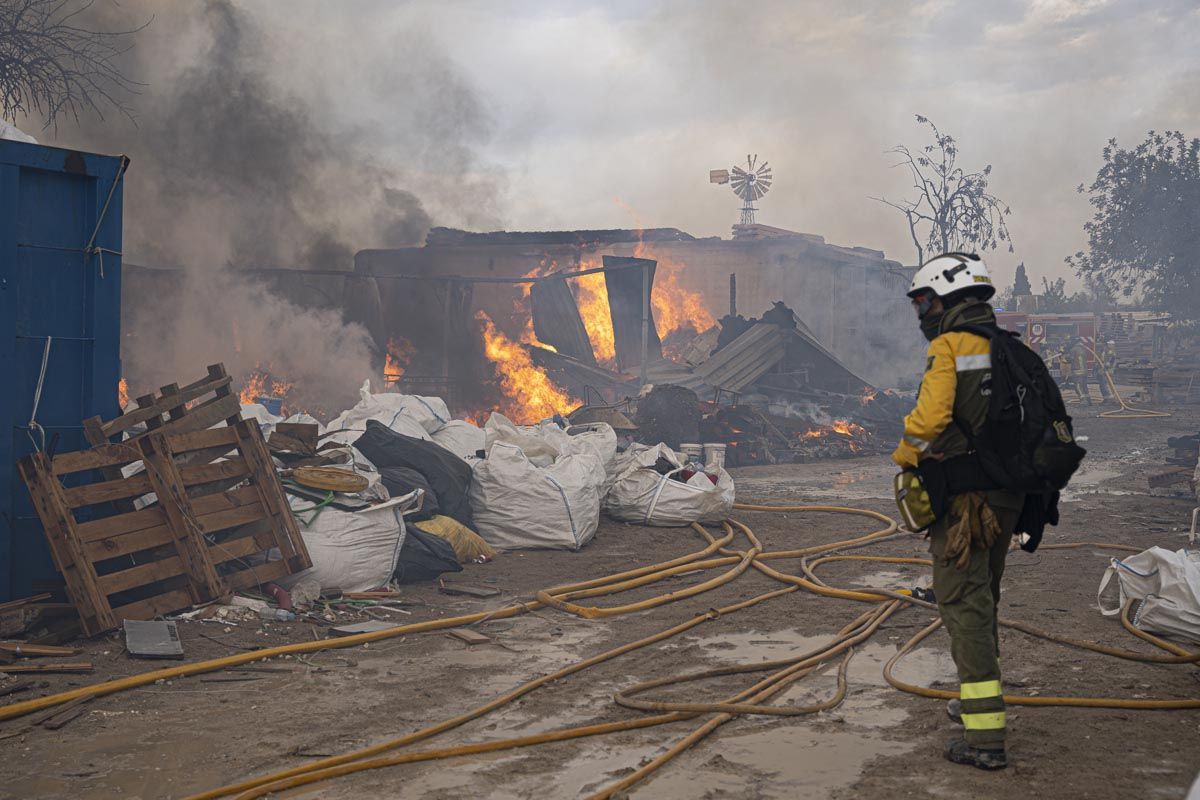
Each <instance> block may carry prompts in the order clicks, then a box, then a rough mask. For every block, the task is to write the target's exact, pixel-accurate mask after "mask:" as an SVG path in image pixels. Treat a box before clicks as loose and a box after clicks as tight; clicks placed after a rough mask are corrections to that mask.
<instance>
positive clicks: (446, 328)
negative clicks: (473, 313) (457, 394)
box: [442, 280, 457, 393]
mask: <svg viewBox="0 0 1200 800" xmlns="http://www.w3.org/2000/svg"><path fill="white" fill-rule="evenodd" d="M442 285H443V286H444V287H445V289H446V300H445V302H444V303H443V304H442V384H443V388H442V391H446V387H447V386H448V385H449V380H450V307H451V295H453V294H454V290H455V288H456V287H457V283H456V282H455V281H452V280H450V281H446V282H445V283H444V284H442ZM447 393H448V392H447Z"/></svg>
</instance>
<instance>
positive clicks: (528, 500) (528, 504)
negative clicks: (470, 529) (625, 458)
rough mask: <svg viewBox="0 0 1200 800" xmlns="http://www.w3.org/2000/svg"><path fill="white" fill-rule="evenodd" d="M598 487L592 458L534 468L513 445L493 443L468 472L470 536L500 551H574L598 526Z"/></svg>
mask: <svg viewBox="0 0 1200 800" xmlns="http://www.w3.org/2000/svg"><path fill="white" fill-rule="evenodd" d="M603 484H604V466H603V465H602V464H601V463H600V457H599V456H597V455H596V454H595V453H591V452H588V453H577V454H574V455H568V456H561V457H560V458H558V459H556V460H555V461H554V462H553V463H552V464H550V465H549V466H546V467H539V466H537V465H536V464H534V463H533V461H531V460H530V459H529V457H528V456H526V455H525V453H524V452H523V451H522V450H521V448H520V447H518V446H517V445H515V444H510V443H508V442H496V443H495V444H493V445H492V446H491V447H490V448H489V449H488V455H487V458H485V459H483V460H482V461H479V462H477V463H476V464H475V467H474V470H473V477H472V479H471V488H470V492H469V495H468V496H469V498H470V501H471V513H472V515H473V516H474V517H475V531H476V532H477V533H478V534H479V535H480V536H482V537H483V538H484V540H485V541H487V543H488V544H490V545H492V546H493V547H495V548H497V549H500V550H519V549H523V548H551V549H557V550H578V549H579V548H581V547H583V546H584V545H585V544H587V543H588V542H589V541H591V539H592V536H594V535H595V533H596V528H597V526H598V525H599V524H600V492H601V489H602V487H603Z"/></svg>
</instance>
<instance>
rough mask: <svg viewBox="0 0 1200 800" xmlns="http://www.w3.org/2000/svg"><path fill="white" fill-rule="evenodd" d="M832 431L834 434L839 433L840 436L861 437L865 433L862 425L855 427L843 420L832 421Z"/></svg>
mask: <svg viewBox="0 0 1200 800" xmlns="http://www.w3.org/2000/svg"><path fill="white" fill-rule="evenodd" d="M833 430H834V432H835V433H840V434H841V435H842V436H862V435H863V434H865V433H866V432H867V430H866V428H864V427H863V426H862V425H855V424H854V423H853V422H849V421H847V420H844V419H838V420H834V422H833Z"/></svg>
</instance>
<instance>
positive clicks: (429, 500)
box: [379, 467, 440, 522]
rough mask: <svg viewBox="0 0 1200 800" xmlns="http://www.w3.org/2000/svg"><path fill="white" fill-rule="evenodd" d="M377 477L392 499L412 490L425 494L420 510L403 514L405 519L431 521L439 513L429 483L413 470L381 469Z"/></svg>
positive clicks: (433, 492)
mask: <svg viewBox="0 0 1200 800" xmlns="http://www.w3.org/2000/svg"><path fill="white" fill-rule="evenodd" d="M379 477H380V479H381V480H382V481H383V485H384V488H386V489H387V490H388V494H390V495H391V496H392V497H402V496H403V495H406V494H408V493H409V492H411V491H412V490H414V489H420V490H421V491H423V492H424V493H425V496H424V497H423V498H422V499H421V510H420V511H414V512H412V513H411V514H405V515H404V518H405V519H407V520H411V521H413V522H424V521H425V520H427V519H433V518H434V517H436V516H437V515H438V514H439V513H440V512H439V511H438V496H437V492H435V491H434V490H433V487H432V486H430V485H429V481H427V480H425V476H424V475H422V474H421V473H419V472H417V471H416V470H415V469H412V468H411V467H381V468H380V470H379Z"/></svg>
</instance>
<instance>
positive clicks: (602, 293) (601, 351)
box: [571, 263, 617, 364]
mask: <svg viewBox="0 0 1200 800" xmlns="http://www.w3.org/2000/svg"><path fill="white" fill-rule="evenodd" d="M592 266H593V265H589V264H586V263H584V264H581V265H580V267H581V268H582V269H591V268H592ZM572 282H573V283H574V286H572V287H571V288H572V289H573V291H574V294H575V304H576V305H577V306H579V316H580V317H581V318H582V319H583V327H584V328H585V329H586V330H587V335H588V339H589V340H590V341H591V343H592V350H593V351H594V352H595V353H596V360H597V361H600V362H601V363H604V364H612V363H614V362H615V361H616V359H617V344H616V339H615V338H614V337H613V329H612V314H610V313H609V310H608V289H607V288H606V286H605V283H604V274H603V273H600V272H596V273H593V274H591V275H584V276H583V277H580V278H575V279H574V280H573V281H572Z"/></svg>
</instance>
